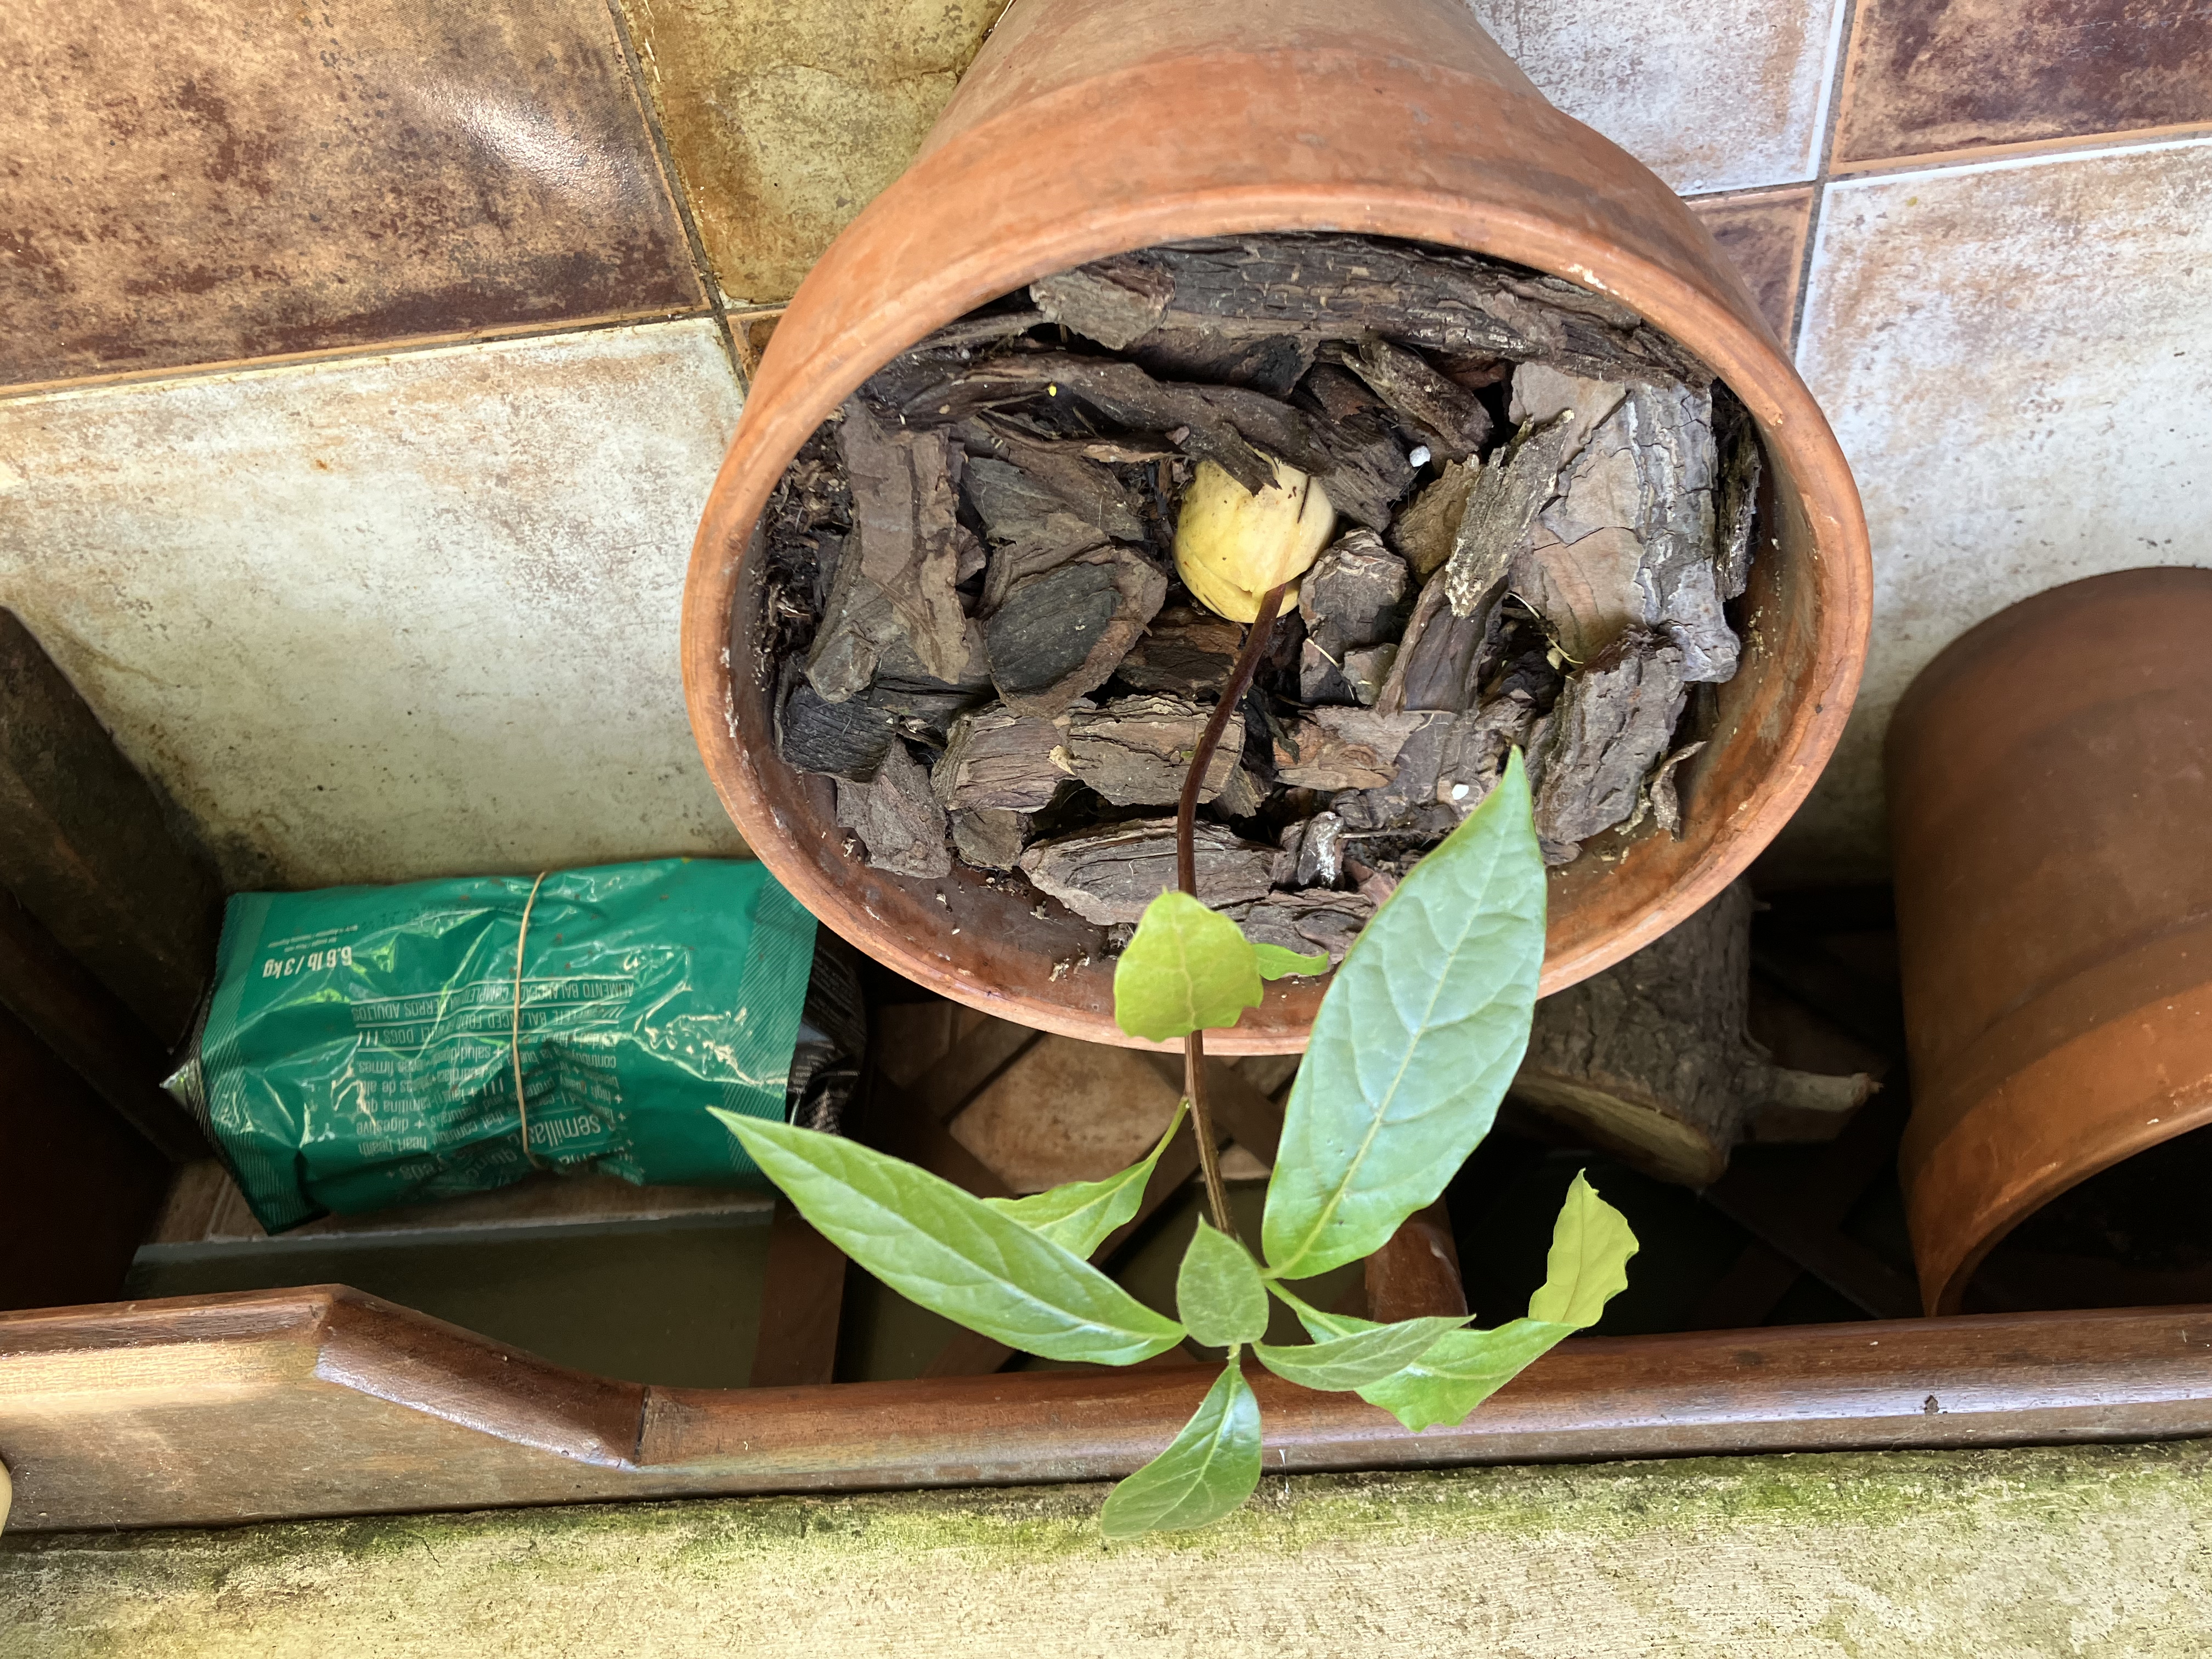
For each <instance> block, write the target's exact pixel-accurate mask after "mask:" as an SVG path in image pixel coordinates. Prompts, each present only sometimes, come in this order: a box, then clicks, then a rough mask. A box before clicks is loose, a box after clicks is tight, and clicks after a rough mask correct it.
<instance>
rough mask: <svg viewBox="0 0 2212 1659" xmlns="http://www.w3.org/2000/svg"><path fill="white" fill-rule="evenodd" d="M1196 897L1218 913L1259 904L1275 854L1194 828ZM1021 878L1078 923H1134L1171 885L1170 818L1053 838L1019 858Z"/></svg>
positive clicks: (1212, 828)
mask: <svg viewBox="0 0 2212 1659" xmlns="http://www.w3.org/2000/svg"><path fill="white" fill-rule="evenodd" d="M1196 853H1197V864H1198V896H1199V897H1200V899H1202V900H1203V901H1205V902H1206V903H1207V904H1209V905H1212V906H1213V907H1214V908H1217V909H1218V908H1223V907H1225V906H1227V905H1232V904H1243V903H1249V902H1251V901H1253V900H1255V899H1258V898H1261V897H1262V896H1265V895H1266V894H1267V891H1268V889H1269V877H1270V875H1271V873H1272V870H1273V864H1274V857H1275V849H1274V848H1272V847H1261V846H1259V845H1258V844H1256V843H1255V842H1249V841H1245V840H1243V839H1241V838H1240V837H1239V836H1237V835H1236V834H1235V833H1234V832H1233V831H1231V830H1230V829H1225V828H1223V827H1222V826H1220V825H1218V824H1213V823H1205V822H1200V823H1199V825H1198V826H1197V835H1196ZM1021 867H1022V872H1023V873H1024V874H1025V875H1027V876H1028V877H1029V878H1030V881H1031V882H1033V883H1034V884H1036V887H1037V888H1038V890H1040V891H1042V892H1044V893H1047V894H1049V895H1050V896H1052V897H1054V898H1056V899H1058V900H1059V901H1060V902H1061V903H1062V904H1065V905H1066V907H1067V908H1069V909H1071V910H1073V911H1074V912H1075V914H1076V915H1079V916H1081V917H1082V918H1083V919H1084V920H1085V921H1093V922H1097V923H1100V924H1102V925H1104V924H1108V923H1112V922H1117V921H1127V922H1133V921H1139V920H1140V919H1141V918H1142V917H1143V915H1144V914H1145V907H1146V905H1147V904H1150V903H1151V902H1152V901H1153V900H1154V899H1156V898H1158V896H1160V895H1161V894H1162V893H1164V892H1165V891H1167V890H1168V889H1169V888H1170V887H1173V886H1174V885H1175V884H1176V838H1175V820H1174V819H1173V818H1139V819H1137V820H1135V821H1133V822H1131V823H1117V824H1112V825H1109V826H1108V827H1107V828H1105V829H1086V830H1084V831H1082V832H1080V833H1079V834H1076V835H1070V836H1053V837H1051V838H1050V839H1048V840H1045V841H1041V842H1037V843H1036V844H1035V845H1034V846H1032V847H1031V848H1030V849H1029V850H1028V851H1027V852H1026V853H1024V854H1022V860H1021Z"/></svg>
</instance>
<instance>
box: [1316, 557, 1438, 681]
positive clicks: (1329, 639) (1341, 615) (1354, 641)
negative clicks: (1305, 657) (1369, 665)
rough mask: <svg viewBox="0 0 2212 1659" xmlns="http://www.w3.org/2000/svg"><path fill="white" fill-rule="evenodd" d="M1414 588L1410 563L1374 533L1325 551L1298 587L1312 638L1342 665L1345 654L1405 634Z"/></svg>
mask: <svg viewBox="0 0 2212 1659" xmlns="http://www.w3.org/2000/svg"><path fill="white" fill-rule="evenodd" d="M1412 586H1413V582H1412V573H1411V572H1410V571H1408V570H1407V568H1406V562H1405V561H1404V560H1403V559H1401V558H1400V557H1399V556H1397V555H1396V554H1395V553H1393V552H1392V551H1390V550H1389V548H1387V547H1385V546H1384V545H1383V538H1381V537H1380V536H1378V535H1376V533H1375V532H1373V531H1371V530H1354V531H1351V532H1347V533H1346V534H1345V535H1343V536H1340V537H1339V538H1337V539H1336V541H1335V542H1334V543H1333V544H1331V545H1330V546H1328V548H1326V549H1324V550H1322V556H1321V557H1319V558H1318V559H1316V560H1315V561H1314V562H1313V568H1311V569H1310V570H1309V571H1308V572H1307V573H1306V574H1305V576H1304V579H1303V580H1301V581H1300V582H1299V583H1298V614H1299V615H1300V616H1302V617H1304V618H1305V622H1306V636H1307V638H1309V639H1310V640H1313V641H1316V642H1318V643H1319V644H1320V646H1321V647H1322V650H1323V651H1325V652H1327V653H1328V655H1329V656H1331V657H1332V658H1334V659H1337V660H1339V661H1341V660H1342V659H1343V656H1344V653H1346V651H1352V650H1357V649H1358V648H1360V647H1364V646H1370V645H1377V644H1380V643H1381V642H1382V641H1385V640H1395V639H1396V638H1398V637H1399V636H1400V635H1402V634H1403V633H1404V632H1405V631H1406V620H1407V615H1408V613H1409V612H1410V611H1411V610H1412V606H1411V605H1410V604H1409V603H1408V599H1409V590H1410V589H1411V587H1412Z"/></svg>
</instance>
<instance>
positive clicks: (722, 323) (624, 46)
mask: <svg viewBox="0 0 2212 1659" xmlns="http://www.w3.org/2000/svg"><path fill="white" fill-rule="evenodd" d="M606 8H607V16H608V18H609V20H610V21H611V22H612V23H613V25H614V31H615V49H616V51H617V52H620V53H621V54H622V60H623V66H624V67H625V68H626V69H628V70H629V82H630V94H631V95H632V96H633V97H635V99H636V100H637V104H638V113H639V116H640V118H641V119H642V120H643V121H644V123H645V131H646V136H647V137H648V138H649V139H651V140H652V143H653V155H655V156H656V157H658V158H659V162H660V172H661V178H662V181H663V183H664V185H665V187H666V189H667V191H668V196H669V199H670V201H671V202H672V203H673V204H675V208H676V218H677V222H678V223H679V224H681V225H682V226H683V227H684V241H685V243H686V244H687V245H689V246H690V250H691V263H692V265H693V268H694V269H695V270H696V272H697V273H698V277H699V286H700V288H701V289H702V291H703V292H704V293H705V295H706V296H707V309H708V313H710V314H711V315H712V316H713V317H714V327H715V330H716V331H717V332H718V333H720V335H721V337H722V351H723V355H724V356H726V357H728V359H729V360H730V371H731V373H732V374H735V375H736V376H737V377H738V395H739V396H740V397H742V396H743V395H744V393H746V392H750V390H751V389H752V377H751V376H750V375H749V374H746V373H745V368H744V358H743V356H741V354H740V353H739V352H738V344H737V337H736V336H735V334H733V333H732V331H731V328H730V319H729V315H728V309H727V306H726V301H725V299H724V296H723V294H722V282H721V277H720V275H719V274H718V273H717V272H716V270H714V261H713V260H711V259H709V258H708V257H707V239H706V237H705V236H704V234H702V233H701V231H700V229H699V222H698V219H697V217H696V216H695V215H694V214H693V213H692V211H691V194H690V191H688V190H687V189H685V188H684V175H683V173H681V172H680V171H679V170H678V167H677V165H676V152H675V151H674V150H673V149H671V148H670V146H669V143H668V134H667V133H666V131H665V130H664V129H663V128H662V126H661V123H660V100H659V99H658V98H656V97H654V96H653V88H652V87H651V86H650V85H648V84H647V81H646V77H645V56H644V54H643V53H642V52H640V51H639V50H638V49H637V42H636V41H635V40H634V39H633V38H632V37H631V34H630V32H629V18H628V17H627V16H625V15H623V8H622V0H606Z"/></svg>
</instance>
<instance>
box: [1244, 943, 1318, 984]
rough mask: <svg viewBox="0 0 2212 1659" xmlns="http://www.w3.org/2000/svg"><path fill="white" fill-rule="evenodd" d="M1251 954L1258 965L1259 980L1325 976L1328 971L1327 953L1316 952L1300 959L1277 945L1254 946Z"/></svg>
mask: <svg viewBox="0 0 2212 1659" xmlns="http://www.w3.org/2000/svg"><path fill="white" fill-rule="evenodd" d="M1252 954H1253V956H1254V957H1255V959H1256V960H1257V961H1258V963H1259V964H1260V977H1261V979H1285V978H1287V977H1289V976H1290V975H1292V974H1301V975H1312V974H1325V973H1327V972H1328V951H1315V952H1314V953H1313V954H1312V955H1311V956H1310V957H1302V956H1300V955H1299V954H1298V953H1297V951H1285V949H1284V948H1283V947H1282V946H1281V945H1254V946H1253V947H1252Z"/></svg>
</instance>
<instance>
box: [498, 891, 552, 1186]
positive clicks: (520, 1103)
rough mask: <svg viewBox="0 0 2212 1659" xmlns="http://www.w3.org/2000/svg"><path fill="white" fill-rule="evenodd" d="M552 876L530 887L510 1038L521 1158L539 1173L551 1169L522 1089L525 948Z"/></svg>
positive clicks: (519, 940) (518, 946)
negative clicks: (533, 1140)
mask: <svg viewBox="0 0 2212 1659" xmlns="http://www.w3.org/2000/svg"><path fill="white" fill-rule="evenodd" d="M551 873H552V872H550V870H540V871H539V872H538V879H537V880H535V881H533V882H532V883H531V884H530V898H529V900H528V902H526V903H525V904H524V905H523V907H522V931H521V932H520V933H517V934H516V935H515V936H514V1024H513V1030H511V1031H510V1032H509V1033H508V1037H507V1052H508V1054H511V1055H512V1056H513V1060H514V1115H515V1116H516V1118H517V1119H519V1120H520V1122H521V1124H522V1155H523V1157H525V1158H528V1159H529V1160H530V1164H531V1167H532V1169H537V1170H543V1169H545V1168H547V1167H549V1166H548V1165H547V1164H545V1162H544V1160H543V1159H541V1158H539V1157H538V1154H537V1153H535V1152H532V1151H531V1150H530V1098H529V1096H528V1095H527V1093H526V1091H524V1089H523V1086H522V947H523V946H524V945H526V944H528V943H529V941H530V913H531V911H532V910H533V909H535V908H537V906H538V889H539V888H541V887H543V886H544V884H545V878H546V877H547V876H549V875H550V874H551Z"/></svg>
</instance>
